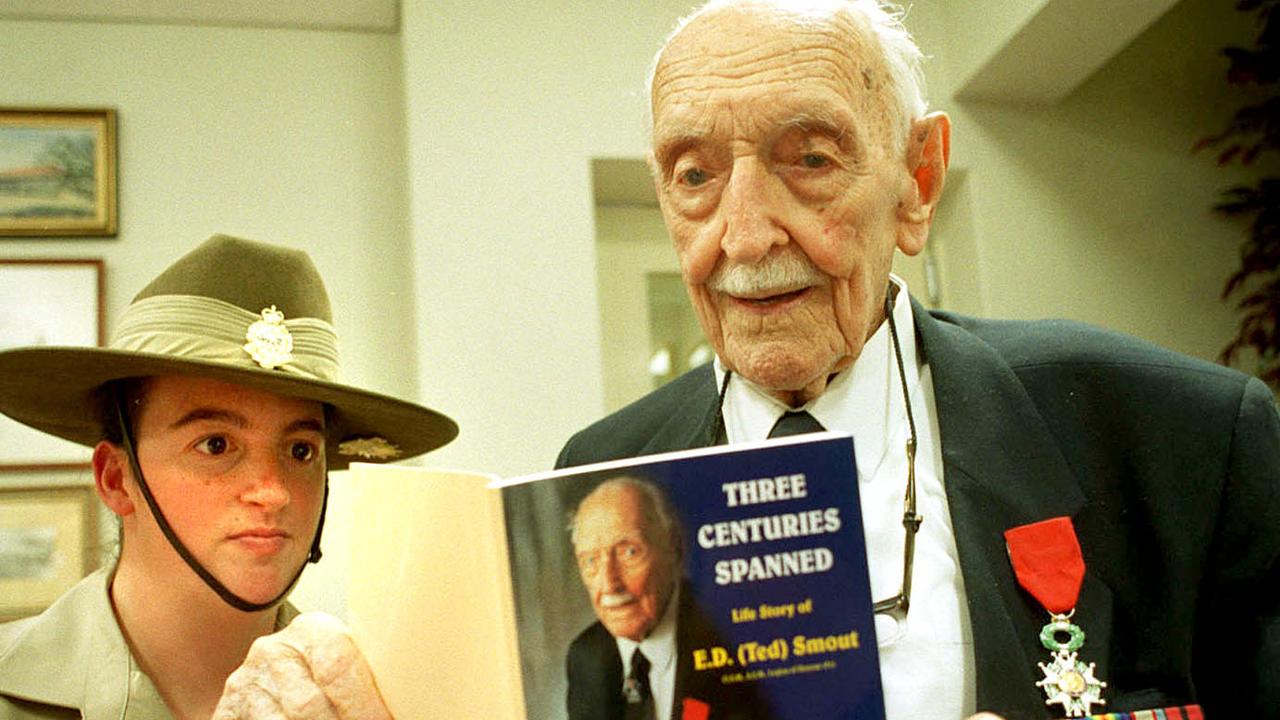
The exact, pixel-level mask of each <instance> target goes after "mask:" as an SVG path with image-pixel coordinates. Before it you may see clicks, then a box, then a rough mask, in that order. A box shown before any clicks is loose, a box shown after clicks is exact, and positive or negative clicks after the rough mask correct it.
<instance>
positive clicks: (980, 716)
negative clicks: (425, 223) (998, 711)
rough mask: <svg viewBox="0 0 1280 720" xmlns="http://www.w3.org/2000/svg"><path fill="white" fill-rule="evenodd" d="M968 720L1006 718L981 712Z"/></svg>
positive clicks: (997, 719)
mask: <svg viewBox="0 0 1280 720" xmlns="http://www.w3.org/2000/svg"><path fill="white" fill-rule="evenodd" d="M967 720H1004V718H1002V717H1000V716H999V715H995V714H993V713H989V712H980V713H978V714H977V715H970V716H969V717H968V719H967Z"/></svg>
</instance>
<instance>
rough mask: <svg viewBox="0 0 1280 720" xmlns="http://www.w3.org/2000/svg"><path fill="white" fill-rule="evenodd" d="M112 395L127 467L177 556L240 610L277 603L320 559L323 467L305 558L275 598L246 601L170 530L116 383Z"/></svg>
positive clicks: (326, 498)
mask: <svg viewBox="0 0 1280 720" xmlns="http://www.w3.org/2000/svg"><path fill="white" fill-rule="evenodd" d="M112 399H113V400H114V402H115V406H116V419H117V420H118V421H119V423H120V435H121V439H122V440H123V443H122V444H123V445H124V452H125V455H126V456H128V458H129V469H130V470H132V471H133V477H134V478H135V479H136V480H137V481H138V488H139V489H140V490H142V497H143V498H145V499H146V501H147V507H148V508H150V509H151V516H152V517H154V518H155V519H156V525H158V526H159V527H160V532H161V533H163V534H164V537H165V539H166V540H168V541H169V544H170V545H171V546H173V549H174V551H175V552H177V553H178V556H179V557H181V558H182V559H183V561H184V562H186V563H187V567H189V568H191V571H192V572H194V573H195V574H196V575H198V576H199V577H200V579H201V580H203V581H204V584H205V585H208V586H209V589H210V590H213V591H214V592H215V593H217V594H218V597H220V598H222V600H223V601H224V602H226V603H227V604H228V605H230V606H231V607H233V608H235V609H236V610H241V611H244V612H258V611H259V610H267V609H269V608H273V607H275V606H276V605H279V604H280V601H281V600H284V598H285V596H286V595H288V594H289V593H290V592H291V591H292V590H293V586H294V585H297V584H298V579H299V578H301V577H302V571H303V570H305V569H306V567H307V563H314V562H319V561H320V535H321V533H323V532H324V516H325V512H326V511H327V510H328V507H329V473H328V471H327V470H326V471H325V476H324V501H323V503H322V504H321V505H320V522H319V524H317V525H316V534H315V537H314V538H312V540H311V550H310V552H308V553H307V559H306V560H304V561H303V563H302V565H301V566H300V567H299V568H298V571H297V572H295V573H294V574H293V579H292V580H290V581H289V584H288V585H287V586H285V588H284V590H282V591H280V594H279V595H277V596H275V598H273V599H271V600H268V601H267V602H264V603H254V602H249V601H248V600H245V599H244V598H242V597H240V596H239V595H236V594H235V593H234V592H231V590H230V589H229V588H228V587H227V586H226V585H223V584H222V582H221V581H219V580H218V578H216V577H214V576H213V573H211V572H209V571H208V570H207V569H205V567H204V566H203V565H201V564H200V561H199V560H196V558H195V556H194V555H192V554H191V551H190V550H188V549H187V546H186V545H183V544H182V541H181V540H179V539H178V535H177V534H176V533H174V531H173V527H172V526H171V525H169V521H168V520H167V519H166V518H165V516H164V513H163V512H161V510H160V506H159V505H158V504H157V503H156V498H155V496H154V495H152V494H151V488H150V487H149V486H148V485H147V480H146V478H144V477H143V475H142V466H141V465H139V464H138V453H137V451H136V450H135V449H134V442H133V430H132V429H131V427H132V426H131V425H130V423H129V412H128V410H127V409H126V407H125V404H126V401H125V399H124V396H123V393H122V392H121V390H120V388H118V387H117V388H115V389H113V391H112Z"/></svg>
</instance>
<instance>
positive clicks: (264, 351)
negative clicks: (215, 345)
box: [244, 305, 293, 370]
mask: <svg viewBox="0 0 1280 720" xmlns="http://www.w3.org/2000/svg"><path fill="white" fill-rule="evenodd" d="M244 338H245V340H247V341H248V342H246V343H245V344H244V351H245V352H247V353H249V357H251V358H253V361H254V362H256V363H258V364H259V365H261V366H262V367H263V368H265V369H267V370H275V369H276V368H278V367H280V366H281V365H284V364H285V363H289V362H292V361H293V336H292V335H290V334H289V328H287V327H285V325H284V313H282V312H280V311H279V310H277V309H276V306H275V305H272V306H271V307H269V308H263V309H262V319H261V320H258V321H257V322H254V323H253V324H252V325H250V326H249V330H248V331H247V332H245V334H244Z"/></svg>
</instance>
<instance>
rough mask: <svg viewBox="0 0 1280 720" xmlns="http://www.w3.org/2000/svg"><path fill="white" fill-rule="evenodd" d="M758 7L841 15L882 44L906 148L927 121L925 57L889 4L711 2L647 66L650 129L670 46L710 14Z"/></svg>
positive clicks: (900, 143)
mask: <svg viewBox="0 0 1280 720" xmlns="http://www.w3.org/2000/svg"><path fill="white" fill-rule="evenodd" d="M751 5H755V6H759V7H763V8H766V9H771V10H775V11H778V12H781V13H783V14H785V15H789V16H792V17H794V18H796V20H797V21H798V22H817V23H822V24H829V23H830V22H831V20H832V19H833V18H835V17H836V16H838V15H844V16H845V17H848V18H849V19H851V20H852V21H853V22H854V23H855V24H856V25H857V26H858V27H859V28H861V29H862V30H864V31H868V34H869V36H870V37H871V38H872V40H873V42H875V43H876V44H877V45H878V49H879V51H880V53H879V54H880V57H881V59H883V60H884V63H885V67H886V69H887V70H888V73H889V88H888V90H889V93H890V97H891V102H890V107H891V108H892V110H893V112H894V114H895V115H896V117H895V118H894V123H893V125H894V127H896V128H897V129H898V132H896V133H894V140H893V142H894V149H895V150H897V151H898V152H901V151H902V150H903V149H904V148H905V143H906V138H907V134H908V133H909V132H910V130H911V123H912V122H914V121H915V120H916V119H918V118H920V117H922V116H924V114H925V112H926V111H927V109H928V105H927V104H926V103H925V94H924V70H923V68H922V64H923V61H924V54H923V53H921V52H920V48H919V47H918V46H917V45H916V43H915V40H913V39H912V37H911V33H910V32H908V31H907V28H906V26H904V25H903V24H902V18H903V17H904V16H905V14H906V12H905V11H904V10H903V9H901V8H900V7H899V6H898V5H896V4H894V3H891V2H887V1H886V0H707V2H705V3H703V4H702V5H701V6H699V7H698V8H697V9H695V10H694V11H693V12H691V13H689V14H688V15H686V16H684V17H683V18H681V19H680V20H679V21H678V22H677V23H676V26H675V28H674V29H673V30H672V31H671V32H670V33H669V34H668V35H667V37H666V38H665V39H664V40H663V41H662V47H661V48H659V49H658V52H657V53H656V54H655V55H654V56H653V62H652V63H650V65H649V76H648V79H647V82H646V86H647V87H648V89H649V109H648V111H647V112H648V119H649V128H650V130H651V131H652V128H653V79H654V75H655V74H656V73H657V69H658V63H659V62H661V61H662V55H663V53H665V52H666V50H667V47H668V46H669V45H670V44H671V41H672V40H674V39H675V37H676V36H677V35H679V34H680V32H681V31H682V30H684V29H685V27H686V26H687V25H688V24H689V23H691V22H693V21H694V20H696V19H698V18H699V17H702V16H703V15H706V14H707V13H710V12H713V11H716V10H720V9H723V8H727V7H744V6H751Z"/></svg>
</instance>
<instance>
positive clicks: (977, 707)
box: [558, 0, 1280, 719]
mask: <svg viewBox="0 0 1280 720" xmlns="http://www.w3.org/2000/svg"><path fill="white" fill-rule="evenodd" d="M919 60H920V52H919V51H918V50H917V49H916V47H915V46H914V44H913V43H912V41H911V39H910V37H909V36H908V35H907V33H906V32H905V30H904V29H903V28H902V26H901V25H900V23H899V22H898V21H897V19H896V18H895V16H894V15H892V14H891V13H890V12H888V11H887V10H886V9H885V8H883V7H882V6H881V5H880V4H879V3H878V2H877V1H876V0H814V1H812V2H804V3H785V2H781V1H780V0H779V1H770V0H737V1H735V0H727V1H723V0H715V1H713V2H711V3H709V4H708V5H706V6H704V7H703V8H701V9H700V10H698V11H697V12H695V13H694V14H693V15H692V16H690V17H689V18H688V19H686V20H685V21H683V22H682V24H681V25H680V26H679V27H678V28H677V30H676V32H675V33H674V34H673V35H672V36H671V37H670V39H669V41H668V42H667V44H666V45H665V47H664V48H663V49H662V50H661V52H660V53H659V54H658V57H657V59H656V61H655V67H654V71H653V76H652V84H651V109H652V113H653V149H652V155H651V158H650V159H651V167H652V170H653V173H654V177H655V184H656V188H657V193H658V198H659V202H660V205H661V208H662V213H663V216H664V218H665V220H666V223H667V227H668V229H669V231H670V234H671V237H672V240H673V241H674V244H675V249H676V253H677V254H678V256H679V260H680V266H681V272H682V275H683V278H684V281H685V283H686V285H687V286H688V292H689V296H690V298H691V300H692V302H693V305H694V308H695V309H696V311H697V314H698V317H699V319H700V321H701V324H702V326H703V329H704V331H705V333H706V335H707V337H708V339H709V340H710V341H711V343H712V345H713V346H714V348H715V350H716V359H715V362H714V364H713V365H712V366H706V367H702V368H698V369H696V370H694V371H692V372H690V373H689V374H687V375H685V376H683V377H681V378H679V379H677V380H676V381H674V382H673V383H671V384H670V385H668V386H667V387H665V388H662V389H660V390H658V391H656V392H654V393H652V394H650V395H649V396H647V397H645V398H642V399H641V400H640V401H638V402H636V403H634V404H633V405H631V406H629V407H627V408H624V409H623V410H621V411H619V412H618V413H616V414H614V415H612V416H610V417H607V418H605V419H603V420H601V421H600V422H598V423H596V424H594V425H592V426H591V427H589V428H587V429H585V430H583V431H582V432H580V433H578V434H577V435H575V436H574V437H573V438H572V439H571V440H570V441H569V442H568V444H567V445H566V446H565V448H564V450H563V452H562V453H561V456H560V458H559V461H558V464H559V465H560V466H568V465H577V464H583V463H588V462H595V461H602V460H609V459H613V458H620V457H628V456H634V455H640V454H646V453H653V452H660V451H668V450H676V449H683V448H689V447H696V446H701V445H707V444H713V443H718V442H740V441H745V440H757V439H762V438H765V437H767V436H771V435H774V434H778V433H790V432H795V431H796V428H797V427H798V428H799V429H800V430H801V431H803V430H805V429H814V428H816V427H825V428H827V429H832V430H843V431H849V432H852V433H853V435H854V437H855V444H856V448H857V464H858V471H859V474H860V488H861V493H862V497H861V500H862V509H863V515H864V524H865V527H866V533H867V539H868V547H869V555H870V557H869V562H870V569H871V575H872V578H871V579H872V592H873V594H874V596H875V598H874V599H875V600H877V602H876V609H877V613H879V614H878V615H877V631H878V635H879V638H878V639H879V642H880V645H881V647H880V657H881V670H882V684H883V687H884V691H885V697H886V706H887V708H886V709H887V714H888V717H889V718H899V719H906V718H924V717H928V718H960V717H964V716H967V715H969V714H970V713H973V712H975V711H992V712H998V713H1001V714H1003V715H1005V716H1007V717H1010V718H1049V717H1061V716H1063V715H1068V716H1082V715H1086V714H1090V713H1101V712H1121V711H1129V710H1136V709H1143V708H1152V707H1172V706H1190V705H1195V704H1199V705H1201V706H1203V708H1204V710H1205V711H1206V712H1207V713H1208V715H1209V716H1211V717H1231V716H1233V715H1239V716H1250V715H1252V716H1257V715H1261V716H1265V717H1277V716H1278V715H1280V679H1278V678H1280V673H1277V672H1276V668H1277V667H1280V419H1278V418H1277V412H1276V406H1275V401H1274V398H1273V397H1272V395H1271V393H1270V392H1268V390H1267V389H1266V388H1265V387H1264V386H1263V385H1262V384H1261V383H1260V382H1258V381H1257V380H1252V379H1249V378H1247V377H1245V376H1244V375H1241V374H1239V373H1235V372H1233V371H1230V370H1226V369H1223V368H1220V367H1217V366H1214V365H1210V364H1207V363H1203V362H1198V361H1195V360H1192V359H1189V358H1186V357H1182V356H1178V355H1176V354H1174V353H1171V352H1167V351H1164V350H1161V349H1159V348H1156V347H1153V346H1151V345H1148V344H1145V343H1142V342H1140V341H1137V340H1134V339H1131V338H1127V337H1123V336H1119V335H1116V334H1113V333H1109V332H1105V331H1101V330H1097V329H1093V328H1089V327H1084V326H1080V325H1076V324H1071V323H1064V322H1039V323H1012V322H991V321H982V320H977V319H973V318H965V317H960V316H956V315H952V314H948V313H941V312H926V311H925V310H924V309H923V308H921V307H920V306H919V305H917V304H915V303H914V302H913V301H911V300H910V298H909V295H908V293H907V292H906V288H905V286H904V285H903V283H902V282H901V281H900V280H898V279H897V278H894V277H891V276H890V274H889V268H890V262H891V259H892V256H893V253H894V249H895V248H897V249H900V250H902V251H903V252H904V253H907V254H915V253H918V252H920V250H921V249H922V248H923V246H924V243H925V241H926V238H927V234H928V230H929V225H930V221H931V219H932V217H933V212H934V209H935V207H936V205H937V202H938V200H939V197H940V196H941V193H942V188H943V181H944V178H945V174H946V169H947V161H948V149H949V142H950V137H949V131H950V126H949V120H948V119H947V116H946V115H943V114H941V113H928V112H926V110H925V105H924V102H923V99H922V95H921V91H920V84H919V77H920V72H919ZM904 495H905V497H906V498H907V512H906V513H905V514H902V513H903V499H904ZM899 518H901V519H902V522H901V523H899ZM912 548H914V552H912ZM904 567H905V572H904ZM913 588H914V592H913ZM1187 712H1196V711H1194V710H1189V711H1187Z"/></svg>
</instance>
